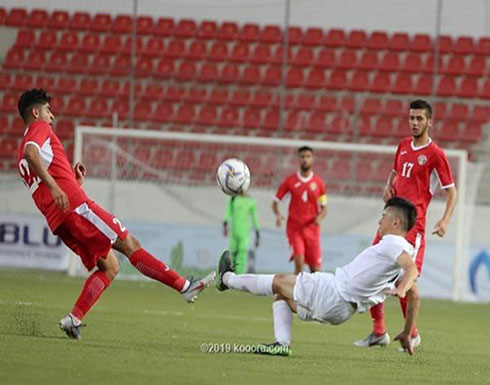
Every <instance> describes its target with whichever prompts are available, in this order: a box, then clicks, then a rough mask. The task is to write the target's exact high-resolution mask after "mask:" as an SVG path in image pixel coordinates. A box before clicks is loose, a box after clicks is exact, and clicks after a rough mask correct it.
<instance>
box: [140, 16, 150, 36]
mask: <svg viewBox="0 0 490 385" xmlns="http://www.w3.org/2000/svg"><path fill="white" fill-rule="evenodd" d="M153 28H154V23H153V19H152V18H151V17H149V16H138V18H137V19H136V32H137V33H138V35H150V34H151V33H153Z"/></svg>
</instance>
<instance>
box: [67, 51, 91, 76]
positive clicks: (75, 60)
mask: <svg viewBox="0 0 490 385" xmlns="http://www.w3.org/2000/svg"><path fill="white" fill-rule="evenodd" d="M88 67H89V56H88V54H86V53H78V52H75V53H73V55H72V56H71V60H70V64H69V65H67V66H66V72H68V73H73V74H77V73H80V74H81V73H85V72H86V71H87V68H88Z"/></svg>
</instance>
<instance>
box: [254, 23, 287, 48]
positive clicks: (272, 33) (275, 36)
mask: <svg viewBox="0 0 490 385" xmlns="http://www.w3.org/2000/svg"><path fill="white" fill-rule="evenodd" d="M259 40H260V41H261V42H262V43H271V44H277V43H281V42H282V31H281V28H280V27H279V26H277V25H266V26H265V27H264V29H263V30H262V33H261V35H260V38H259Z"/></svg>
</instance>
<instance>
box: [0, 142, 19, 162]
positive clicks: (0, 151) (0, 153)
mask: <svg viewBox="0 0 490 385" xmlns="http://www.w3.org/2000/svg"><path fill="white" fill-rule="evenodd" d="M18 147H19V143H18V139H14V138H4V139H2V140H1V142H0V158H4V159H11V158H12V154H15V153H16V151H17V150H18Z"/></svg>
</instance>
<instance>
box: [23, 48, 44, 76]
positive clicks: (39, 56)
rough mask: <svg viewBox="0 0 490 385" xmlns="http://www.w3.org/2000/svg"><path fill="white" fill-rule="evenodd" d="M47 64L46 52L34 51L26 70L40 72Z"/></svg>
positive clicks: (30, 55) (28, 58)
mask: <svg viewBox="0 0 490 385" xmlns="http://www.w3.org/2000/svg"><path fill="white" fill-rule="evenodd" d="M45 64H46V51H44V50H42V51H41V50H32V51H31V52H29V56H27V60H26V61H25V63H24V68H25V69H26V70H32V71H38V70H40V69H41V68H44V66H45Z"/></svg>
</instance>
